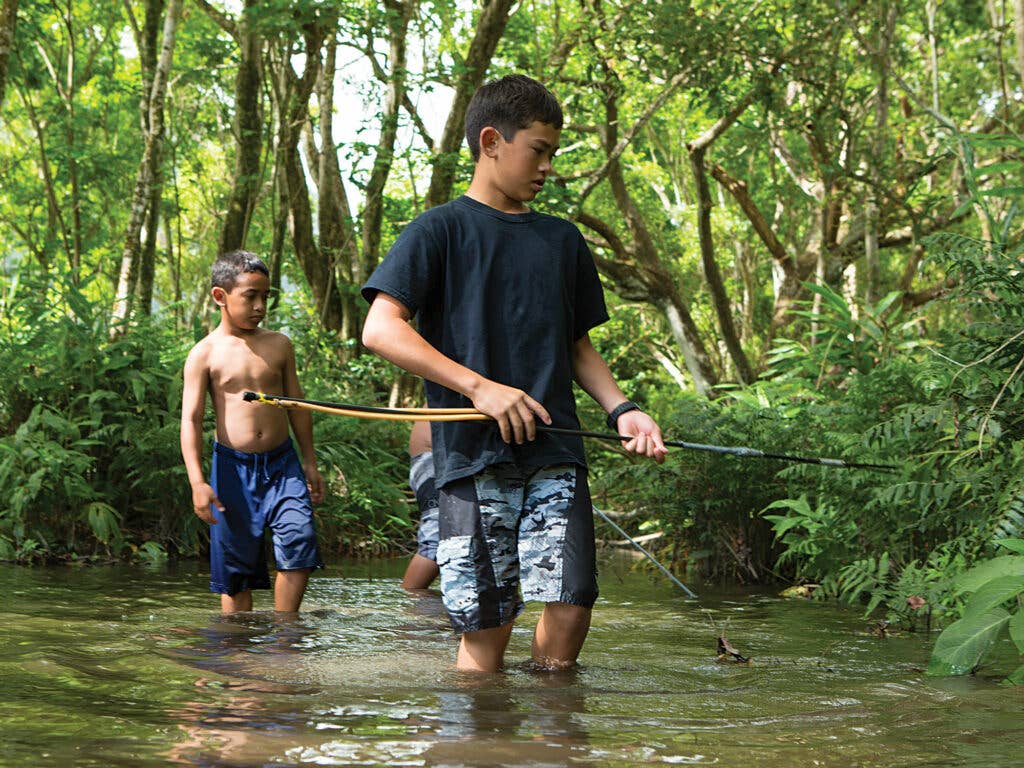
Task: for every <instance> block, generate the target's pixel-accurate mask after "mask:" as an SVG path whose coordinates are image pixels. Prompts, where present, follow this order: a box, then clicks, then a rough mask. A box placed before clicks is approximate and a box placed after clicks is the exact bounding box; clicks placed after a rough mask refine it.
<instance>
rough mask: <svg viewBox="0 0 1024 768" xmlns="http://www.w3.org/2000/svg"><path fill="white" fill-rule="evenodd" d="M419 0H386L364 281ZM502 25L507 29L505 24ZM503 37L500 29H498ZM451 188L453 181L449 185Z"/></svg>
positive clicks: (373, 253)
mask: <svg viewBox="0 0 1024 768" xmlns="http://www.w3.org/2000/svg"><path fill="white" fill-rule="evenodd" d="M416 6H417V3H416V0H406V1H405V2H402V0H384V8H385V10H386V13H387V24H388V43H389V48H390V52H389V55H388V61H389V62H390V63H391V76H390V77H389V78H388V85H387V95H386V97H385V99H384V113H383V115H382V117H381V129H380V139H379V141H378V142H377V152H376V155H375V156H374V159H373V171H372V172H371V173H370V180H369V182H368V183H367V185H366V204H365V207H364V208H363V254H362V264H361V269H360V271H359V273H358V274H357V275H356V276H355V277H356V281H357V282H358V283H359V284H360V285H361V284H362V281H363V279H364V278H366V277H368V276H369V275H370V273H371V272H372V271H373V269H374V267H376V266H377V262H378V261H379V260H380V228H381V223H382V222H383V220H384V185H385V184H386V183H387V180H388V176H389V175H390V173H391V164H392V162H393V160H394V157H395V139H396V137H397V135H398V113H399V110H400V109H401V108H402V102H403V101H404V98H405V79H406V69H405V67H406V33H407V31H408V28H409V21H410V19H411V18H412V15H413V14H414V13H415V12H416ZM501 29H504V25H502V27H501ZM499 37H500V32H499ZM448 189H449V192H450V190H451V184H450V183H449V185H448Z"/></svg>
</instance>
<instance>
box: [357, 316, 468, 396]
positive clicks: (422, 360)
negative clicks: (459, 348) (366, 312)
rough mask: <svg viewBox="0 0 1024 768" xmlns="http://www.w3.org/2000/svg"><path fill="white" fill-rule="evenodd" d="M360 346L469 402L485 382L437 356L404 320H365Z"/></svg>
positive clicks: (446, 359) (462, 366) (434, 350)
mask: <svg viewBox="0 0 1024 768" xmlns="http://www.w3.org/2000/svg"><path fill="white" fill-rule="evenodd" d="M371 311H372V310H371ZM363 343H364V344H365V345H366V346H367V348H369V349H370V350H371V351H373V352H374V353H376V354H378V355H380V356H381V357H383V358H384V359H385V360H389V361H390V362H392V363H394V364H395V365H397V366H398V367H399V368H402V369H404V370H406V371H408V372H409V373H412V374H414V375H416V376H421V377H422V378H424V379H429V380H430V381H433V382H436V383H437V384H440V385H441V386H444V387H447V388H448V389H451V390H453V391H455V392H458V393H459V394H462V395H465V396H466V397H468V398H469V399H470V400H472V399H473V394H474V392H475V391H476V390H477V388H478V387H479V386H480V384H481V383H482V382H483V381H484V380H485V379H484V377H483V376H481V375H480V374H478V373H476V372H475V371H473V370H470V369H469V368H466V367H465V366H464V365H460V364H459V363H456V362H455V361H454V360H452V359H451V358H449V357H446V356H445V355H443V354H441V353H440V352H439V351H438V350H437V349H436V348H435V347H433V346H431V345H430V344H429V343H428V342H427V341H426V340H425V339H424V338H423V337H422V336H420V334H419V333H418V332H417V331H416V330H415V329H414V328H413V327H412V326H411V325H409V323H408V322H406V321H404V320H400V319H397V318H382V319H377V320H375V319H374V318H373V316H372V315H371V316H369V317H368V318H367V322H366V326H365V329H364V333H363Z"/></svg>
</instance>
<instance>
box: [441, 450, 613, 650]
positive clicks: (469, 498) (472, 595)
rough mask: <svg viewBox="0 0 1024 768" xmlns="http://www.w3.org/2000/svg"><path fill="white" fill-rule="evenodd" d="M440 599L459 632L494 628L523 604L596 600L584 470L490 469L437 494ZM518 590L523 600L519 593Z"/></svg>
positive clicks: (502, 466)
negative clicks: (529, 601)
mask: <svg viewBox="0 0 1024 768" xmlns="http://www.w3.org/2000/svg"><path fill="white" fill-rule="evenodd" d="M439 500H440V536H441V541H440V543H439V544H438V547H437V564H438V565H439V566H440V568H441V596H442V600H443V601H444V606H445V608H446V609H447V610H448V616H449V618H450V619H451V623H452V627H453V629H454V630H455V631H456V633H458V634H463V633H465V632H475V631H477V630H481V629H491V628H493V627H500V626H503V625H505V624H508V623H509V622H511V621H513V620H514V619H515V618H516V616H518V615H519V614H520V613H522V611H523V608H524V601H525V600H535V601H540V602H545V603H568V604H569V605H579V606H583V607H585V608H591V607H593V605H594V602H595V601H596V600H597V592H598V590H597V565H596V553H595V546H594V518H593V511H592V507H591V502H590V489H589V488H588V487H587V470H586V469H585V468H584V467H579V466H576V465H574V464H569V465H558V466H551V467H543V468H541V469H538V470H534V471H530V472H526V473H524V472H523V471H522V470H520V468H519V467H518V466H517V465H515V464H496V465H494V466H490V467H487V468H486V469H484V470H483V471H481V472H479V473H478V474H476V475H473V476H472V477H467V478H462V479H460V480H454V481H452V482H451V483H448V484H447V485H445V486H444V487H443V488H442V489H441V491H440V493H439ZM520 590H521V594H520Z"/></svg>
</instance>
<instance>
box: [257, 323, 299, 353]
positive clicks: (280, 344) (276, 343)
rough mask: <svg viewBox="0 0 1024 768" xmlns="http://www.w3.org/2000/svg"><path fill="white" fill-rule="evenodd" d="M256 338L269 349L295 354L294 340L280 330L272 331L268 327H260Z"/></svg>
mask: <svg viewBox="0 0 1024 768" xmlns="http://www.w3.org/2000/svg"><path fill="white" fill-rule="evenodd" d="M256 340H257V341H258V342H259V344H260V345H261V346H263V347H266V348H268V349H273V350H279V351H281V352H284V353H287V354H294V347H293V346H292V340H291V339H290V338H288V336H286V335H285V334H283V333H281V332H280V331H271V330H268V329H266V328H260V329H259V332H258V336H257V337H256Z"/></svg>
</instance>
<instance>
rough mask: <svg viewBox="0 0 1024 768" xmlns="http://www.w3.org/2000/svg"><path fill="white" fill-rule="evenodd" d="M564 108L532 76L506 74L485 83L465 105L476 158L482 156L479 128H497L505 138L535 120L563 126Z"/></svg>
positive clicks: (468, 132)
mask: <svg viewBox="0 0 1024 768" xmlns="http://www.w3.org/2000/svg"><path fill="white" fill-rule="evenodd" d="M563 119H564V118H563V116H562V108H561V106H559V104H558V99H556V98H555V95H554V94H553V93H551V91H549V90H548V89H547V88H545V87H544V86H543V85H542V84H541V83H538V82H537V81H536V80H534V79H533V78H531V77H527V76H526V75H506V76H505V77H503V78H501V79H500V80H492V81H491V82H489V83H487V84H485V85H482V86H481V87H480V89H479V90H477V92H476V93H474V94H473V98H472V99H471V100H470V102H469V107H467V109H466V142H467V143H468V144H469V152H470V154H472V155H473V161H474V162H475V161H477V160H479V159H480V131H482V130H483V129H484V128H486V127H487V126H491V127H492V128H495V129H496V130H497V131H498V133H500V134H501V137H502V138H503V139H505V141H512V139H513V138H514V137H515V135H516V131H518V130H520V129H521V128H529V127H530V124H531V123H533V122H534V121H537V122H540V123H547V124H548V125H553V126H554V127H555V128H557V129H558V130H561V129H562V122H563Z"/></svg>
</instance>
